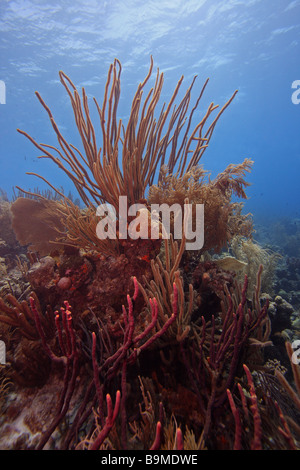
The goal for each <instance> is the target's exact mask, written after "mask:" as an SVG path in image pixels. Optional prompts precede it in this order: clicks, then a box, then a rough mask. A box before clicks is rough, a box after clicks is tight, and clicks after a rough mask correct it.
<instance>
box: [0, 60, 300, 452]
mask: <svg viewBox="0 0 300 470" xmlns="http://www.w3.org/2000/svg"><path fill="white" fill-rule="evenodd" d="M152 69H153V60H152V58H151V64H150V69H149V73H148V74H147V76H146V78H145V79H144V81H143V82H142V83H141V84H139V86H138V89H137V92H136V94H135V96H134V98H133V102H132V107H131V111H130V115H129V118H128V123H127V126H126V127H125V126H124V125H123V123H122V122H121V120H118V118H117V109H118V102H119V97H120V74H121V64H120V63H119V61H117V60H116V61H115V62H114V63H113V64H112V65H111V67H110V68H109V72H108V78H107V84H106V88H105V92H104V98H103V104H102V107H100V105H99V104H98V102H97V101H96V100H94V103H95V105H96V110H97V112H98V114H99V118H100V137H101V138H102V142H101V145H99V144H98V142H97V139H98V134H97V133H96V130H95V128H94V126H93V124H92V121H91V116H90V112H89V104H88V98H87V95H86V93H85V91H84V89H83V90H82V97H80V94H79V92H78V91H77V89H76V87H75V85H74V84H73V83H72V81H71V80H70V79H69V77H67V76H66V75H65V74H64V73H63V72H60V79H61V82H62V84H63V86H64V88H65V90H66V92H67V94H68V96H69V98H70V101H71V105H72V108H73V111H74V116H75V122H76V127H77V130H78V132H79V136H80V138H81V141H82V145H83V149H82V150H80V149H79V148H77V147H74V146H73V145H72V144H70V143H68V142H67V141H66V140H65V138H64V137H63V135H62V134H61V132H60V130H59V128H58V126H57V124H56V122H55V119H54V117H53V115H52V113H51V111H50V108H49V107H48V106H47V105H46V103H45V102H44V101H43V99H42V97H41V96H40V95H39V93H37V97H38V99H39V101H40V103H41V104H42V106H43V108H44V109H45V110H46V112H47V114H48V117H49V118H50V122H51V124H52V127H53V130H54V133H55V136H56V137H57V140H58V147H57V148H56V147H54V146H52V145H48V144H38V143H37V142H36V141H35V140H34V139H33V138H32V137H31V136H29V135H28V134H27V133H26V132H24V131H20V132H21V133H22V134H23V135H25V136H26V137H27V138H28V139H29V140H30V141H31V142H32V143H33V144H34V146H35V147H36V148H38V149H39V151H42V152H43V157H41V158H49V159H51V160H52V161H53V162H54V163H55V164H56V165H57V166H58V167H59V168H60V169H62V170H63V171H64V172H65V173H66V175H67V176H68V177H69V178H70V179H71V180H72V182H73V183H74V185H75V188H76V190H77V192H78V194H79V197H80V204H83V205H85V207H84V208H82V207H79V205H78V204H75V203H74V201H73V198H71V197H66V196H65V195H64V194H63V191H62V190H60V189H59V188H55V187H54V186H53V185H52V184H51V183H50V182H48V181H47V180H46V179H45V178H44V177H42V176H39V175H36V176H39V178H42V179H43V180H44V181H46V182H47V183H48V184H49V185H50V188H51V189H52V191H54V193H55V197H52V196H50V193H49V194H46V193H41V192H39V191H37V192H36V193H31V192H29V191H24V190H20V191H21V194H22V197H18V198H17V199H16V200H15V201H14V202H13V203H12V204H11V203H8V202H7V201H5V215H4V216H3V217H5V223H4V225H3V227H7V229H5V231H3V235H2V234H1V238H3V240H4V232H5V233H9V234H10V236H12V233H15V235H13V237H14V236H16V239H13V238H12V240H14V241H13V242H12V247H11V253H12V254H13V255H14V257H13V258H11V259H9V257H7V258H6V257H5V256H6V252H3V257H4V262H3V264H4V268H5V269H3V271H2V276H3V279H4V280H5V279H7V283H8V290H7V289H4V288H3V290H2V293H1V298H0V339H1V340H2V341H4V343H5V346H6V352H7V355H6V363H5V364H4V365H3V367H2V368H1V376H0V388H1V393H0V398H1V428H0V448H2V449H60V450H64V449H85V450H107V449H108V450H122V449H124V450H148V449H150V450H158V449H162V450H172V449H175V450H183V449H186V450H204V449H208V450H211V449H245V450H249V449H253V450H256V449H296V448H297V449H298V448H299V445H300V433H299V425H298V424H297V420H299V413H300V409H299V366H298V365H295V364H294V363H293V362H292V360H291V358H292V355H291V351H292V350H291V346H290V345H289V342H287V340H293V339H294V338H295V337H297V335H296V336H291V337H289V336H287V331H288V330H289V329H291V328H292V327H293V323H292V321H294V319H292V318H291V315H292V314H293V313H295V312H292V310H293V308H290V307H289V305H287V303H286V302H285V301H284V299H282V298H281V297H279V296H277V297H275V298H274V300H273V299H272V295H273V293H272V292H270V293H268V289H269V288H270V285H269V284H268V283H267V281H268V280H270V273H272V272H273V270H274V264H273V261H274V260H273V258H272V256H271V254H270V252H267V251H265V250H263V249H262V248H261V247H259V246H258V245H254V244H253V241H252V240H251V236H252V233H253V225H252V220H251V217H250V215H244V214H243V213H242V205H241V204H240V203H237V202H233V197H237V198H244V199H245V198H246V192H245V190H246V188H247V186H248V183H247V182H246V181H245V180H244V177H245V175H246V173H247V172H248V171H249V170H250V167H251V165H252V162H251V161H250V160H248V159H246V160H245V161H244V162H243V163H241V164H239V165H229V166H228V167H227V168H226V169H225V170H224V171H222V172H221V173H220V174H219V175H218V176H217V177H216V178H215V179H214V180H210V178H209V177H207V174H206V172H205V171H204V170H203V168H202V167H200V166H199V161H200V159H201V157H202V155H203V153H204V151H205V150H206V148H207V147H208V144H209V141H210V138H211V136H212V133H213V131H214V129H215V126H216V123H217V121H218V120H219V118H220V117H221V115H222V114H223V112H224V110H225V109H226V108H227V106H228V105H229V104H230V103H231V101H232V99H233V98H234V96H235V94H236V92H235V93H234V94H233V96H232V97H231V98H230V100H229V101H228V102H227V103H226V104H225V105H224V106H223V107H222V108H221V109H220V110H219V112H218V113H217V115H215V117H213V116H214V114H213V113H214V111H215V110H216V109H217V106H215V105H214V104H211V105H210V106H209V108H208V110H207V112H206V113H205V114H204V117H203V118H202V119H201V120H200V122H199V123H198V124H196V126H194V127H193V125H192V122H193V117H194V113H195V110H196V109H197V106H198V104H199V102H200V100H201V97H202V95H203V92H204V90H205V88H206V86H207V82H205V84H204V86H203V88H202V90H201V91H200V94H199V95H198V98H197V100H196V103H195V105H194V107H193V108H192V109H191V111H190V113H189V114H187V112H188V108H189V105H190V101H191V96H192V89H193V87H194V84H195V79H194V80H193V81H192V83H191V85H190V87H189V88H188V89H187V91H186V93H185V94H184V96H183V98H182V100H181V101H180V103H179V104H177V105H176V106H175V100H176V98H177V96H178V92H179V89H180V87H181V84H182V81H183V78H181V79H180V80H179V82H178V84H177V86H176V88H175V91H174V93H173V95H172V97H171V99H170V101H169V102H168V103H167V104H165V105H164V106H163V107H162V110H161V112H160V114H158V116H157V115H156V114H155V111H157V108H158V105H159V102H160V97H161V92H162V86H163V74H162V73H160V72H159V71H158V72H157V74H156V80H155V84H154V86H153V87H152V88H151V89H150V91H148V92H147V91H146V85H147V84H148V82H149V81H150V79H151V75H152ZM145 95H146V96H145ZM144 97H145V98H144ZM210 120H211V122H210ZM156 178H157V179H156ZM52 194H53V193H52ZM120 196H123V197H124V196H126V197H127V204H128V206H129V205H130V204H132V203H140V204H143V209H140V211H141V213H142V215H143V217H144V218H145V219H148V218H149V210H148V209H149V207H150V206H151V204H152V203H156V204H162V203H166V204H168V205H172V204H178V205H179V206H180V207H182V206H183V205H184V204H186V203H187V202H188V203H191V205H192V207H193V209H192V210H194V208H195V205H196V204H204V206H205V227H204V233H205V243H204V246H203V247H202V248H201V249H200V250H195V251H189V250H187V249H186V241H187V239H186V232H185V230H184V224H183V230H182V238H181V239H180V240H176V239H175V238H174V236H173V235H174V234H173V231H172V223H171V226H170V233H169V237H168V238H163V237H162V232H159V233H160V236H159V237H158V238H157V239H151V237H150V238H149V237H147V236H144V237H142V236H140V237H137V239H133V238H130V237H129V238H127V239H125V238H124V237H122V229H124V224H123V222H124V221H123V220H122V217H121V213H120V211H119V197H120ZM101 203H107V204H111V205H112V206H113V207H114V208H115V215H116V228H117V230H116V235H117V236H116V239H114V240H113V239H110V238H109V237H107V238H106V239H99V238H98V237H97V234H96V226H97V224H98V222H99V220H102V219H101V217H102V216H98V215H97V212H96V207H97V205H99V204H101ZM7 204H8V205H7ZM128 206H127V209H128ZM3 207H4V206H3ZM3 210H4V209H3ZM131 222H132V219H130V218H129V220H128V223H131ZM171 222H174V221H172V220H171ZM158 227H159V228H161V226H160V221H159V223H158ZM12 229H13V230H14V232H12ZM140 235H141V232H140ZM144 235H147V233H144ZM5 236H6V235H5ZM5 240H6V239H5ZM236 240H239V243H237V242H236V243H235V241H236ZM241 240H242V243H240V242H241ZM6 243H8V239H7V241H6ZM226 250H227V251H226ZM253 253H255V257H254V256H252V254H253ZM250 264H251V266H250ZM263 265H264V267H263ZM254 272H255V277H254V275H253V273H254ZM265 273H266V274H265ZM13 280H14V282H12V281H13ZM262 288H263V289H264V292H263V294H262V293H261V291H262ZM277 345H279V346H278V347H277ZM282 345H283V346H284V347H282ZM278 355H279V356H278ZM291 400H292V403H291Z"/></svg>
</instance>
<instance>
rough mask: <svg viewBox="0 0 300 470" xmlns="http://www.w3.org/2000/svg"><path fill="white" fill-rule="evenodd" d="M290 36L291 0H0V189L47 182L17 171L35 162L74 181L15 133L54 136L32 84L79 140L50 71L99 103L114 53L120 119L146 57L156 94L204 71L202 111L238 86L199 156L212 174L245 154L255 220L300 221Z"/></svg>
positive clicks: (48, 173)
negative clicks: (158, 77)
mask: <svg viewBox="0 0 300 470" xmlns="http://www.w3.org/2000/svg"><path fill="white" fill-rule="evenodd" d="M299 38H300V1H298V0H291V1H287V0H273V1H272V2H270V1H267V0H248V1H246V0H229V1H218V0H172V1H171V0H150V1H149V0H145V1H139V0H126V1H124V0H123V1H121V0H110V1H109V0H105V1H104V0H89V1H83V0H56V1H55V0H54V1H48V0H1V1H0V57H1V60H0V80H1V85H2V95H1V96H2V98H1V96H0V98H1V101H2V103H1V105H0V188H1V189H2V190H3V191H5V192H6V193H7V194H8V196H9V197H11V196H12V188H13V187H14V186H15V185H18V186H21V187H23V188H24V189H33V188H35V187H37V186H38V187H40V188H44V187H45V186H44V185H43V184H41V182H40V181H39V180H37V179H36V178H35V177H33V176H28V175H26V172H27V171H33V172H36V173H39V174H42V175H43V176H45V177H47V179H49V180H50V181H51V182H53V183H54V184H55V185H56V186H60V185H61V186H63V187H64V188H65V192H68V190H73V188H72V185H71V184H70V182H69V180H68V179H67V178H66V176H65V175H64V174H63V173H62V172H61V171H60V170H59V169H58V168H57V167H56V166H55V165H54V164H53V163H51V162H49V161H45V160H38V159H37V156H38V155H39V152H38V150H37V149H35V148H34V147H33V145H32V144H31V143H30V142H29V141H28V140H27V139H26V138H25V137H23V136H22V135H20V134H18V132H17V131H16V129H17V128H20V129H22V130H24V131H26V132H28V133H29V134H31V135H32V136H33V137H34V138H35V139H36V140H37V141H38V142H42V143H47V144H53V145H55V143H56V142H55V136H54V133H53V131H52V128H51V125H50V123H49V120H48V117H47V115H46V112H45V110H44V109H43V108H42V107H41V105H40V103H39V102H38V100H37V98H36V96H35V95H34V92H35V90H38V91H39V92H40V94H41V95H42V97H43V99H44V100H45V102H46V103H47V104H48V105H49V107H50V108H51V110H52V112H53V115H54V117H55V120H56V122H57V123H58V125H59V127H60V129H61V131H62V132H63V134H64V136H65V137H66V139H67V140H68V141H69V142H71V143H73V144H75V145H76V144H77V143H78V136H77V133H76V128H75V124H74V119H73V115H72V110H71V106H70V103H69V99H68V96H67V95H66V92H65V90H64V88H63V86H62V85H61V84H60V82H59V76H58V72H59V70H63V71H64V72H65V73H66V74H67V75H68V76H69V77H70V78H71V79H72V81H73V82H74V83H75V84H76V86H78V87H79V88H80V87H82V86H84V87H85V89H86V92H87V94H88V96H89V98H90V99H91V100H92V97H93V96H95V97H96V98H97V99H98V100H99V102H101V101H102V97H103V91H104V85H105V82H106V76H107V71H108V67H109V65H110V63H111V62H112V61H113V60H114V58H115V57H117V58H118V59H119V60H120V61H121V63H122V82H121V87H122V88H121V100H120V108H119V117H121V118H122V119H123V120H124V122H126V117H128V114H129V111H130V105H131V101H132V98H133V96H134V93H135V90H136V87H137V85H138V83H139V82H140V81H142V80H143V78H144V77H145V76H146V74H147V71H148V68H149V64H150V55H152V56H153V59H154V67H155V69H156V68H157V67H159V69H160V70H161V71H163V72H164V76H165V82H164V88H163V94H162V98H163V99H165V100H168V99H169V98H170V96H171V94H172V92H173V90H174V88H175V86H176V84H177V82H178V80H179V78H180V77H181V75H184V77H185V79H184V83H183V86H182V87H183V89H186V88H187V87H188V86H189V84H190V82H191V80H192V78H193V76H194V75H197V76H198V78H197V82H196V86H195V93H196V92H197V91H198V92H199V91H200V90H201V87H202V85H203V83H204V81H205V80H206V78H207V77H209V78H210V81H209V84H208V87H207V88H206V91H205V95H204V97H203V100H202V102H201V106H200V108H199V114H197V116H199V118H201V117H202V116H203V112H204V111H205V110H206V108H207V106H208V105H209V104H210V103H211V102H214V103H215V104H220V105H221V106H222V105H223V104H224V103H225V102H226V100H227V99H228V98H229V97H230V96H231V94H232V93H233V92H234V90H236V89H238V94H237V96H236V98H235V99H234V101H233V102H232V104H231V105H230V107H229V108H228V109H227V110H226V112H225V113H224V115H223V116H222V117H221V119H220V121H219V122H218V125H217V127H216V129H215V132H214V135H213V138H212V140H211V142H210V146H209V148H208V150H207V151H206V152H205V154H204V157H203V159H202V161H201V163H202V164H203V165H204V166H205V168H206V169H207V170H209V171H211V173H212V176H214V175H216V174H217V173H218V172H220V171H223V170H224V169H225V167H226V166H227V165H228V164H229V163H240V162H242V161H243V160H244V158H246V157H247V158H251V159H252V160H254V167H253V170H252V172H251V173H250V174H249V175H248V177H247V180H248V181H249V182H250V183H251V186H250V188H249V189H248V196H249V199H248V201H247V202H246V204H245V208H246V210H247V211H250V212H252V213H253V214H254V215H255V216H256V217H261V218H262V219H266V218H267V217H269V216H272V217H274V218H275V219H276V217H280V216H290V217H293V218H300V211H299V201H300V197H299V196H300V187H299V175H300V136H299V125H300V104H297V101H299V98H300V93H299V94H298V95H297V88H296V89H293V88H292V84H293V82H295V81H297V80H300V44H299V42H300V40H299ZM154 76H155V73H154ZM299 83H300V82H299ZM4 85H5V90H4V88H3V87H4ZM294 86H297V83H296V85H294ZM4 91H5V96H4V94H3V93H4ZM293 93H295V95H294V96H295V97H296V98H298V99H296V100H294V101H295V103H293V101H292V95H293ZM4 98H5V99H4ZM4 101H5V104H4ZM91 107H92V103H91Z"/></svg>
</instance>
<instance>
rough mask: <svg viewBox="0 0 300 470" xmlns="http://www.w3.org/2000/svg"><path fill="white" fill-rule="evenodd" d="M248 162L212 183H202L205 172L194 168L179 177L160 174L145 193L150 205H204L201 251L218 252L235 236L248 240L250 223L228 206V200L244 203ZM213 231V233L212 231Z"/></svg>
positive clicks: (238, 207) (234, 205)
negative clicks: (186, 201)
mask: <svg viewBox="0 0 300 470" xmlns="http://www.w3.org/2000/svg"><path fill="white" fill-rule="evenodd" d="M252 163H253V162H252V161H251V160H249V159H245V160H244V162H243V163H241V164H238V165H232V164H231V165H229V166H228V167H227V168H226V169H225V170H224V171H223V172H222V173H220V174H219V175H218V176H217V177H216V178H215V179H214V180H210V179H208V181H206V180H205V176H206V172H205V171H204V170H203V169H202V168H201V167H194V168H192V169H191V170H190V171H189V172H188V173H186V174H185V175H183V176H182V177H180V176H178V175H171V174H168V170H167V168H163V170H162V172H161V180H160V181H159V183H158V184H157V185H153V186H151V187H150V189H149V196H148V202H149V203H150V204H163V203H166V204H169V205H172V204H176V203H177V204H180V205H181V206H183V204H184V201H185V198H187V199H188V200H189V203H190V204H193V205H195V204H204V246H203V248H202V251H207V250H210V249H214V250H215V251H216V252H219V251H220V250H221V249H222V248H224V246H225V245H226V244H227V243H229V242H230V240H231V239H232V238H233V236H235V235H243V236H246V237H249V236H250V235H251V233H252V230H253V229H252V221H251V219H250V217H249V216H248V215H243V214H242V213H241V210H242V206H241V204H239V203H236V202H232V200H231V199H232V196H237V197H240V198H243V199H245V198H246V193H245V188H246V187H247V186H248V185H249V184H248V183H247V182H246V181H245V180H244V178H243V177H244V176H245V174H246V172H248V171H250V168H251V165H252ZM216 227H217V230H216Z"/></svg>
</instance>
